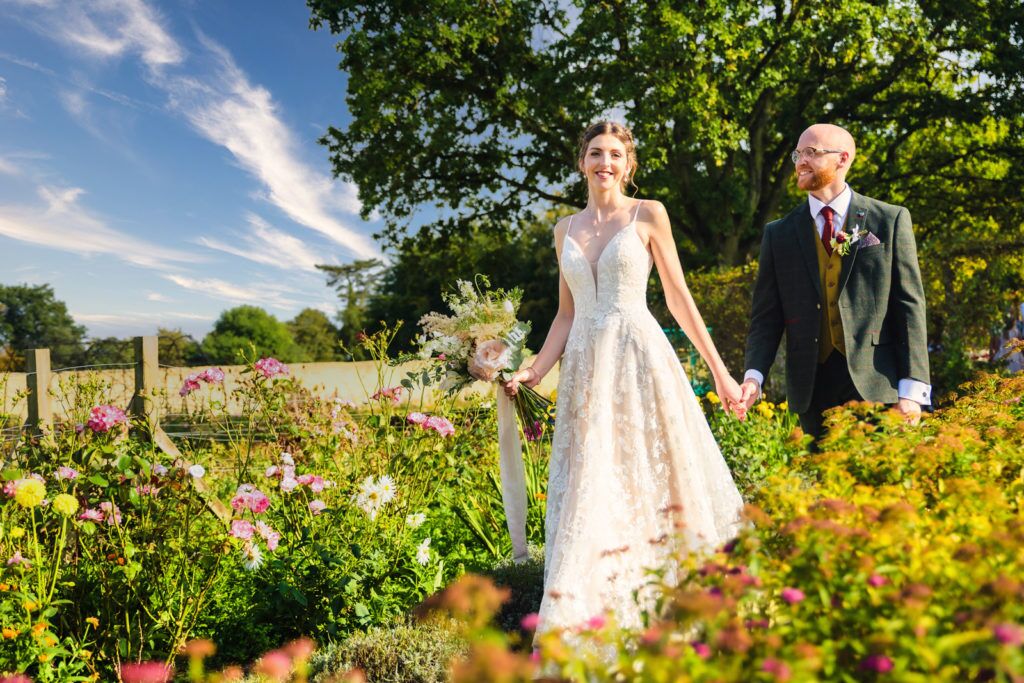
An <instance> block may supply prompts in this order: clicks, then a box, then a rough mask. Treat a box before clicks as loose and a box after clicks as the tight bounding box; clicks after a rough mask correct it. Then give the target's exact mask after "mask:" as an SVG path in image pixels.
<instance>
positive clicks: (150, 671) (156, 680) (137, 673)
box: [121, 662, 173, 683]
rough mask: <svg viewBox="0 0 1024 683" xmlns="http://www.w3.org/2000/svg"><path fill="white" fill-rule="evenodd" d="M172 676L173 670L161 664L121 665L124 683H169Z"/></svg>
mask: <svg viewBox="0 0 1024 683" xmlns="http://www.w3.org/2000/svg"><path fill="white" fill-rule="evenodd" d="M172 674H173V672H172V671H171V669H169V668H168V667H166V666H165V665H164V664H162V663H160V662H141V663H139V664H122V665H121V678H122V679H123V680H124V683H168V681H170V680H171V676H172Z"/></svg>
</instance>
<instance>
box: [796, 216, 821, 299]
mask: <svg viewBox="0 0 1024 683" xmlns="http://www.w3.org/2000/svg"><path fill="white" fill-rule="evenodd" d="M795 223H796V225H795V230H796V242H797V245H798V247H799V250H800V254H801V255H802V256H803V260H804V265H806V266H807V274H808V275H809V276H810V277H811V282H813V283H814V291H816V292H817V293H818V299H819V300H820V299H821V298H822V294H821V277H820V276H819V275H818V247H817V245H816V244H815V243H814V240H816V239H818V237H817V235H818V227H817V226H816V225H815V224H814V220H813V219H812V218H811V207H810V205H809V204H808V203H807V202H806V201H805V202H804V203H803V204H801V205H800V207H799V208H798V209H797V210H796V216H795Z"/></svg>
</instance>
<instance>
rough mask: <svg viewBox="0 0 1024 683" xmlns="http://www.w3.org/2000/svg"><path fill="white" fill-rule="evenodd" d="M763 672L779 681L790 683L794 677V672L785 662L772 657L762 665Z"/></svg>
mask: <svg viewBox="0 0 1024 683" xmlns="http://www.w3.org/2000/svg"><path fill="white" fill-rule="evenodd" d="M761 671H764V672H765V673H768V674H771V675H772V676H773V677H774V678H775V680H777V681H788V680H789V679H790V678H791V677H792V676H793V672H791V671H790V670H789V667H788V666H787V665H786V663H785V662H781V661H779V660H778V659H773V658H772V657H768V658H767V659H765V660H764V661H763V662H762V663H761Z"/></svg>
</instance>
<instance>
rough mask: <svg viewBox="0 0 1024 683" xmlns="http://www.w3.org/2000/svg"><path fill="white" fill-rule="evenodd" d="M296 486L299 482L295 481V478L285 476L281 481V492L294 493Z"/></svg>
mask: <svg viewBox="0 0 1024 683" xmlns="http://www.w3.org/2000/svg"><path fill="white" fill-rule="evenodd" d="M298 485H299V482H298V481H296V480H295V477H289V476H285V478H284V479H282V480H281V490H282V491H284V492H285V493H288V492H289V491H294V490H295V489H296V487H298Z"/></svg>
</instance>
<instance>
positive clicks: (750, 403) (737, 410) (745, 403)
mask: <svg viewBox="0 0 1024 683" xmlns="http://www.w3.org/2000/svg"><path fill="white" fill-rule="evenodd" d="M760 395H761V386H760V385H759V384H758V383H757V382H755V381H754V380H752V379H747V380H744V381H743V384H741V385H740V398H739V401H737V402H736V404H735V405H731V406H729V407H730V409H731V410H732V412H733V415H735V416H736V417H737V418H738V419H739V420H741V421H742V420H746V419H747V411H748V410H750V409H751V408H753V407H754V404H755V403H757V399H758V397H759V396H760Z"/></svg>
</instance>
